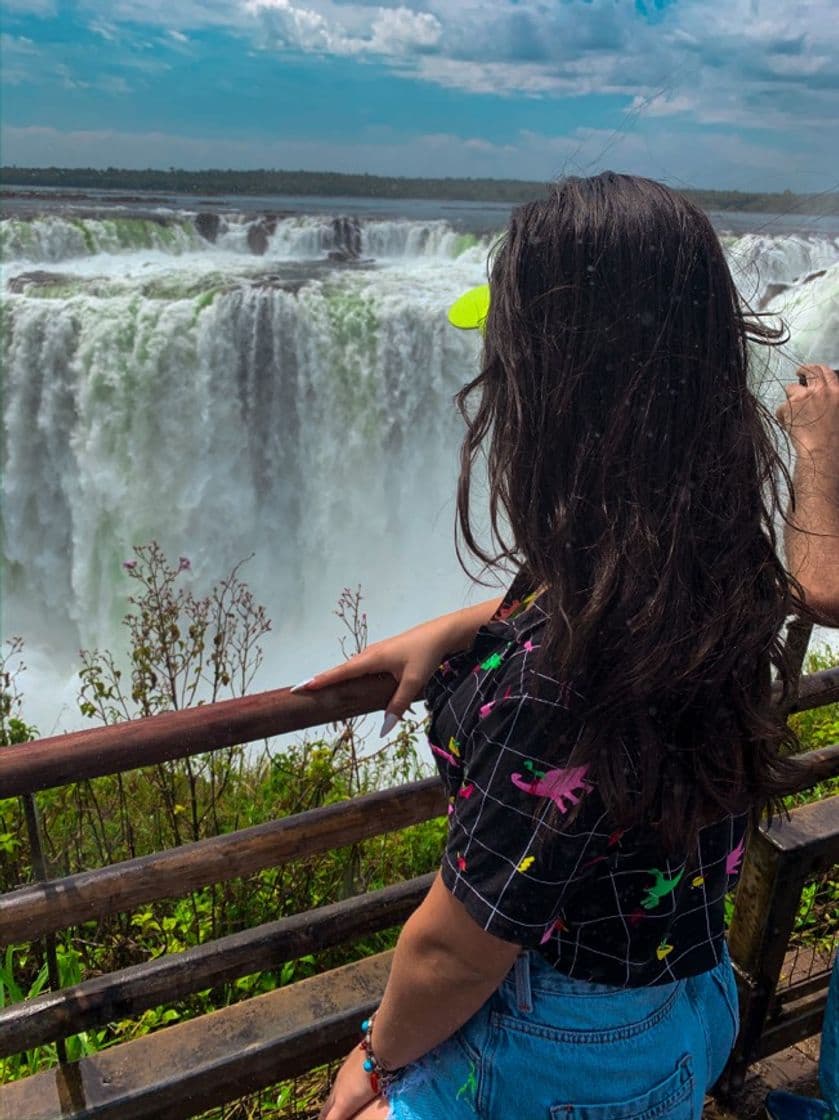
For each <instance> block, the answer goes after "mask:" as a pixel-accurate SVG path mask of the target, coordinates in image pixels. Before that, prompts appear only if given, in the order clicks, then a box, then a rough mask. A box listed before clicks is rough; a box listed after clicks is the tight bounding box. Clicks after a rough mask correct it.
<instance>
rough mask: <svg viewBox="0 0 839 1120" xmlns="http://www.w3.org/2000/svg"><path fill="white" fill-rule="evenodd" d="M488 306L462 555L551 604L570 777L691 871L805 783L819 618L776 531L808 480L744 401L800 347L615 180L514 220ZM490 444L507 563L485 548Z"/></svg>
mask: <svg viewBox="0 0 839 1120" xmlns="http://www.w3.org/2000/svg"><path fill="white" fill-rule="evenodd" d="M490 291H491V306H490V311H489V316H488V319H487V322H486V331H485V340H484V352H483V361H482V367H481V370H480V373H479V374H478V376H477V377H476V378H475V379H474V380H473V381H471V382H470V383H469V384H468V385H466V386H465V387H464V388H463V389H461V390H460V392H459V393H458V394H457V396H456V397H455V401H456V403H457V406H458V408H459V409H460V412H461V414H462V415H463V417H464V420H465V421H466V425H467V433H466V437H465V439H464V443H463V447H462V449H461V472H460V479H459V483H458V495H457V522H458V525H459V528H460V530H461V532H462V534H463V539H464V541H465V543H466V545H467V546H468V548H469V550H470V551H471V552H472V553H473V554H474V555H475V556H476V557H478V558H479V559H480V560H482V561H483V562H484V563H485V564H486V565H489V566H492V565H495V564H497V563H499V562H500V561H503V560H507V559H509V560H512V561H514V562H515V564H516V565H517V566H520V567H521V568H523V569H524V571H525V573H526V574H527V576H528V578H529V580H530V582H531V584H532V586H533V587H537V586H540V585H543V584H544V585H546V587H547V589H546V591H545V592H544V594H543V596H542V599H541V600H540V602H541V603H542V604H543V605H544V607H545V610H546V612H547V615H548V621H547V622H546V624H545V631H544V634H543V638H542V644H541V647H540V649H539V652H538V658H539V661H538V664H537V669H538V670H539V671H540V672H542V673H545V674H547V675H549V676H550V677H553V678H555V679H557V680H563V681H572V682H574V686H575V689H576V690H577V692H578V693H579V694H580V696H581V703H580V715H581V722H580V734H579V738H578V740H577V742H576V746H575V747H574V753H573V758H574V760H575V764H577V765H582V764H587V765H588V766H589V778H590V779H591V780H592V781H594V782H595V783H596V784H597V787H598V789H599V792H600V795H601V797H602V798H603V800H604V802H605V804H606V805H607V806H608V807H609V809H610V813H611V815H612V816H613V818H614V820H615V822H616V823H617V824H618V825H619V826H622V827H631V826H632V825H634V824H639V823H641V822H642V821H645V822H647V823H648V824H652V825H653V827H655V828H657V829H658V830H659V832H660V837H661V841H662V843H663V844H664V846H665V847H666V848H667V849H668V850H673V851H675V850H684V849H685V848H686V847H687V846H688V845H689V844H691V843H692V842H693V841H694V840H695V838H696V834H697V831H698V829H699V828H700V827H702V826H703V825H705V824H707V823H709V822H711V821H713V820H715V819H718V818H719V817H721V816H724V815H726V814H728V813H738V812H743V811H745V810H749V811H751V813H752V820H753V823H754V822H756V821H757V819H758V818H759V816H760V815H761V814H762V812H763V811H764V810H765V809H766V808H767V807H769V809H770V812H771V811H772V809H773V808H774V809H775V810H777V809H779V808H780V801H779V798H780V795H781V794H782V793H783V792H784V791H785V790H786V789H787V788H788V787H789V783H790V779H791V776H792V772H793V771H792V764H791V763H790V762H789V761H788V760H787V759H785V757H784V755H785V754H786V753H787V752H788V751H789V750H791V749H794V748H795V747H796V746H797V740H796V737H795V735H794V733H793V732H792V731H791V730H790V729H789V728H788V727H787V724H786V719H785V717H784V714H783V710H782V709H783V704H784V702H785V701H786V699H787V697H788V696H789V695H790V694H791V684H792V682H791V675H792V671H791V669H790V668H789V666H788V665H787V663H786V660H785V657H784V652H783V645H782V642H781V641H780V631H781V628H782V625H783V622H784V619H785V617H786V616H787V615H788V614H789V613H790V611H791V610H792V609H793V608H795V609H799V608H800V610H801V612H802V613H805V614H806V609H805V608H804V605H803V591H802V589H801V587H800V585H799V584H798V583H797V581H796V580H795V579H794V578H793V577H792V576H791V575H790V574H789V573H788V572H787V571H786V570H785V568H784V566H783V564H782V563H781V560H780V559H779V557H778V553H777V548H776V543H777V542H776V533H775V528H774V522H773V515H774V514H775V513H776V512H777V511H780V510H781V497H780V495H779V489H778V479H779V476H780V475H783V476H784V477H785V479H786V484H787V486H788V487H789V488H790V490H791V488H792V486H791V480H790V477H789V473H788V471H787V470H786V467H785V465H784V463H783V461H782V459H781V458H780V456H779V454H778V452H777V450H776V448H775V446H774V444H773V442H772V439H771V435H770V426H771V425H772V424H774V423H775V420H774V417H772V415H771V413H769V412H768V411H767V410H766V409H765V408H764V406H763V405H762V404H761V403H760V402H759V401H758V400H757V398H756V397H755V395H754V394H753V392H752V391H751V389H750V386H749V381H748V358H749V355H748V344H749V340H753V341H757V342H761V343H765V344H772V343H776V342H778V341H779V340H780V339H781V332H780V331H773V330H772V329H770V328H769V327H768V326H766V325H765V324H763V323H761V322H760V321H758V320H750V319H748V318H747V316H746V313H745V312H744V310H743V309H742V307H741V303H740V300H739V297H738V294H737V291H736V289H735V286H734V283H733V281H732V278H731V274H730V272H729V269H728V265H727V263H726V261H725V258H724V255H723V251H722V248H721V246H720V243H719V240H718V239H717V236H716V234H715V232H714V230H713V227H712V226H711V223H710V221H709V220H708V218H707V217H706V216H705V215H704V214H703V213H702V211H700V210H699V209H697V208H696V207H695V206H693V205H692V204H691V203H690V202H688V200H687V199H686V198H684V197H683V196H681V195H680V194H678V193H676V192H675V191H672V190H670V189H668V188H667V187H665V186H663V185H661V184H660V183H656V182H652V181H651V180H648V179H641V178H635V177H631V176H627V175H617V174H614V173H612V172H604V173H603V174H601V175H597V176H595V177H593V178H590V179H576V178H570V179H566V180H563V181H561V182H559V183H558V184H556V185H555V186H554V187H553V188H552V190H551V192H550V195H549V197H548V198H547V199H545V200H542V201H537V202H531V203H528V204H527V205H525V206H522V207H521V208H519V209H518V210H516V211H515V212H514V213H513V215H512V218H511V220H510V224H509V227H508V230H507V233H506V235H505V236H504V238H503V239H502V241H501V242H500V244H499V245H498V246H497V248H496V251H495V253H494V257H493V263H492V266H491V275H490ZM476 391H478V392H479V394H480V396H479V404H478V407H477V409H476V410H475V411H474V414H473V415H470V413H469V408H468V407H467V405H468V402H469V400H470V398H471V397H472V394H473V393H475V392H476ZM485 441H486V447H485V455H486V459H487V471H488V481H489V497H490V522H491V526H492V533H493V541H494V542H495V543H497V545H498V547H499V551H498V552H497V553H496V555H494V556H493V555H491V554H490V553H488V552H486V551H485V550H484V549H483V548H482V547H481V546H480V545H479V544H478V542H477V541H476V539H475V536H474V535H473V532H472V527H471V524H470V504H469V495H470V488H471V479H472V472H473V467H474V464H475V461H476V459H477V457H478V455H479V453H480V452H481V449H482V448H484V445H485ZM499 511H503V514H504V517H505V519H506V522H507V524H508V526H509V530H510V532H511V534H512V540H511V541H510V542H505V540H504V538H503V535H502V533H501V532H500V531H499V525H498V515H499ZM782 516H783V514H782ZM458 558H459V559H460V563H461V565H462V566H463V567H464V569H465V567H466V566H465V565H464V563H463V559H462V556H461V551H460V546H459V545H458ZM771 666H774V667H775V669H776V670H777V675H778V679H779V683H780V687H781V690H782V691H781V707H780V708H779V707H777V706H775V704H774V703H773V701H772V697H771ZM537 679H538V677H537V678H534V680H537ZM566 819H568V818H566Z"/></svg>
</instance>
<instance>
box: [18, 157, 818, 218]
mask: <svg viewBox="0 0 839 1120" xmlns="http://www.w3.org/2000/svg"><path fill="white" fill-rule="evenodd" d="M0 182H2V184H3V185H4V186H7V187H68V188H74V187H75V188H79V189H98V190H128V191H131V190H138V191H139V190H142V191H166V192H169V193H176V194H202V195H210V196H213V195H321V196H324V197H327V198H330V197H331V198H335V197H352V198H382V199H385V198H387V199H411V198H417V199H419V198H421V199H438V200H441V201H443V200H446V201H463V202H501V203H510V204H515V203H521V202H529V201H531V200H532V199H536V198H539V197H541V196H542V195H544V193H545V190H546V189H547V186H548V184H547V183H543V182H532V181H525V180H518V179H471V178H464V179H458V178H446V179H421V178H403V177H400V176H390V175H387V176H386V175H367V174H347V173H344V172H338V171H268V170H259V171H236V170H233V169H231V168H228V169H227V170H220V169H219V170H213V169H209V170H204V171H186V170H180V169H178V168H175V167H170V168H169V169H168V170H160V169H154V168H147V169H146V170H134V169H126V168H118V167H108V168H104V169H103V168H94V167H74V168H66V167H18V166H16V165H12V166H10V167H2V168H0ZM681 193H682V194H684V195H686V196H687V197H688V198H689V199H691V201H693V202H694V203H696V204H697V205H698V206H700V207H702V209H704V210H750V211H757V212H760V213H777V212H782V213H787V212H790V211H795V212H797V213H800V214H819V215H826V214H839V192H836V191H832V192H824V193H822V194H794V193H793V192H792V191H789V190H786V191H783V192H774V193H773V192H760V191H734V190H694V189H685V190H682V192H681Z"/></svg>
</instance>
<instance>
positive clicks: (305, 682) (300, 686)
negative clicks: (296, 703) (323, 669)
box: [289, 677, 315, 692]
mask: <svg viewBox="0 0 839 1120" xmlns="http://www.w3.org/2000/svg"><path fill="white" fill-rule="evenodd" d="M314 679H315V678H314V677H307V678H306V680H305V681H301V682H300V684H296V685H295V686H294V688H290V689H289V692H299V691H300V689H301V688H305V687H306V685H307V684H311V683H312V681H313V680H314Z"/></svg>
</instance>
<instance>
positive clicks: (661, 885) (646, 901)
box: [641, 867, 685, 910]
mask: <svg viewBox="0 0 839 1120" xmlns="http://www.w3.org/2000/svg"><path fill="white" fill-rule="evenodd" d="M684 873H685V869H684V867H683V868H682V870H681V871H680V872H679V874H678V875H674V876H673V878H672V879H668V878H667V876H666V875H665V873H664V872H663V871H659V870H658V868H657V867H651V868H650V870H649V874H650V875H652V876H653V877H654V878H655V882H654V883H653V885H652V886H651V887H647V896H646V898H643V899H642V900H641V905H642V906H643V907H644V909H645V910H652V909H653V907H654V906H658V904H659V902H661V900H662V899H663V898H664V897H665V895H668V894H672V892H673V891H674V890H675V889H676V887H677V886H678V885H679V881H680V879H681V878H682V876H683V875H684Z"/></svg>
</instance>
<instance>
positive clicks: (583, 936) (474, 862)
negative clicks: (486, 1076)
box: [426, 574, 839, 1120]
mask: <svg viewBox="0 0 839 1120" xmlns="http://www.w3.org/2000/svg"><path fill="white" fill-rule="evenodd" d="M531 589H532V580H531V579H530V578H528V577H527V576H526V575H523V574H520V575H519V576H517V577H516V582H515V584H514V586H513V587H512V588H511V589H510V590H509V591H508V593H507V595H506V596H505V599H504V601H503V603H502V606H501V610H500V611H499V612H498V613H497V615H496V616H494V617H493V618H492V619H490V621H489V624H488V625H485V626H482V627H479V628H478V632H477V635H476V637H475V641H474V643H473V644H472V646H471V647H470V648H469V649H461V650H456V651H454V652H452V653H447V654H441V656H440V662H441V664H440V666H439V668H438V669H437V671H436V672H435V673H433V674H432V676H431V678H430V680H429V682H428V684H427V687H426V703H427V705H428V710H429V715H430V716H431V722H430V724H429V726H428V728H427V737H428V742H429V743H430V744H433V745H435V749H434V750H433V751H432V754H431V757H432V758H433V760H434V762H435V763H436V766H437V769H438V771H439V775H440V779H441V783H442V786H443V791H444V794H445V796H446V797H447V798H448V804H447V805H446V803H445V801H444V803H443V806H442V809H443V813H444V814H445V812H446V808H448V810H449V814H450V815H449V818H448V822H447V824H448V827H447V829H446V839H445V855H444V857H443V860H442V866H441V872H440V873H441V877H442V881H443V884H444V886H445V887H446V888H447V889H448V890H449V892H450V893H451V894H452V896H453V897H454V898H455V899H456V900H457V901H459V902H460V903H461V904H462V905H463V906H464V907H465V908H466V910H467V912H468V913H469V914H470V916H471V917H472V918H473V920H474V921H476V922H478V923H479V925H480V926H481V928H483V929H484V930H485V931H486V932H487V933H490V934H494V935H495V936H497V937H500V938H506V939H507V940H509V941H512V940H515V941H516V942H517V943H518V944H521V945H522V946H524V947H526V948H527V949H529V950H534V951H536V952H538V953H539V954H540V955H541V957H542V958H543V959H544V960H545V961H547V962H548V963H549V964H550V965H552V966H555V967H556V968H557V970H558V971H559V972H560V973H562V974H563V975H567V976H570V977H571V978H575V979H580V980H586V981H592V982H599V983H604V984H608V985H613V986H617V987H621V988H636V987H643V986H646V985H654V984H664V983H671V982H672V981H673V980H681V979H683V978H685V977H688V976H696V975H700V974H703V973H704V972H706V971H707V970H709V969H712V968H714V967H715V966H716V965H718V964H719V961H720V954H721V952H722V946H723V944H724V918H725V900H726V896H727V894H728V892H729V891H730V889H731V885H732V883H734V882H735V880H736V877H737V875H738V874H739V873H740V871H741V869H742V866H743V864H744V863H745V856H746V854H747V852H748V841H747V840H746V843H741V837H743V835H744V832H745V831H746V828H747V824H748V822H747V814H745V813H738V814H730V815H726V816H724V817H723V818H722V819H721V820H719V821H718V822H714V823H713V824H710V825H708V826H707V827H704V828H701V829H700V830H699V835H698V837H697V838H696V841H695V843H693V844H692V846H691V845H689V844H685V845H684V846H683V847H682V846H680V847H679V848H678V849H677V850H675V851H670V850H667V849H666V848H665V846H664V845H663V844H662V842H661V837H660V834H659V832H658V830H657V829H656V828H655V827H654V825H653V822H651V821H649V820H648V819H647V817H646V816H645V817H644V819H643V820H642V821H641V822H640V823H633V824H631V825H629V826H628V827H627V824H626V822H621V821H619V820H618V819H616V818H615V815H614V813H613V812H612V811H611V807H610V805H609V804H608V799H606V798H605V797H604V790H603V788H602V786H601V783H600V780H599V777H598V774H597V771H596V764H595V763H594V762H593V760H589V759H586V758H584V757H583V758H581V757H579V755H577V754H576V753H575V752H574V744H575V743H576V742H577V741H578V739H579V733H580V728H581V726H582V724H583V722H584V721H585V720H586V719H587V718H588V715H587V711H586V703H587V698H588V696H589V682H588V680H587V678H586V676H585V675H584V674H577V673H575V672H568V673H567V674H566V673H559V672H556V673H551V671H550V670H549V668H548V667H546V666H544V665H540V664H539V663H538V654H539V650H540V647H541V646H542V645H543V643H544V635H545V632H546V624H547V622H548V621H549V615H548V613H547V609H548V608H547V607H544V609H543V602H544V601H543V600H540V602H539V603H537V604H536V605H535V606H533V599H532V598H529V593H530V592H531ZM526 597H528V601H525V598H526ZM505 616H506V618H505ZM537 686H538V687H537ZM543 716H544V717H545V720H543V719H542V717H543ZM611 738H612V740H613V742H612V744H611V748H610V749H614V750H615V751H616V752H618V751H619V750H620V749H621V748H623V750H624V753H626V755H627V760H628V764H629V766H630V767H632V768H634V767H635V766H636V747H637V745H636V744H623V743H622V740H621V735H620V729H617V728H616V729H614V734H612V735H611ZM608 739H609V736H608V735H607V737H606V742H607V744H608ZM585 762H590V765H589V768H588V770H586V769H585V768H584V766H583V764H584V763H585ZM572 816H573V817H574V822H573V826H572V825H571V824H569V821H570V820H571V818H572ZM651 825H653V827H650V826H651ZM682 869H684V870H682ZM467 1068H468V1067H467V1065H466V1064H464V1065H463V1074H462V1076H461V1078H460V1079H459V1080H458V1081H457V1082H456V1083H455V1085H454V1087H453V1088H452V1095H453V1094H454V1092H455V1091H456V1089H457V1085H458V1084H459V1081H460V1080H463V1079H465V1078H466V1075H467ZM467 1095H469V1096H470V1100H471V1095H470V1094H469V1091H468V1090H466V1091H464V1093H463V1096H464V1097H465V1096H467ZM836 1120H839V1117H836Z"/></svg>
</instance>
